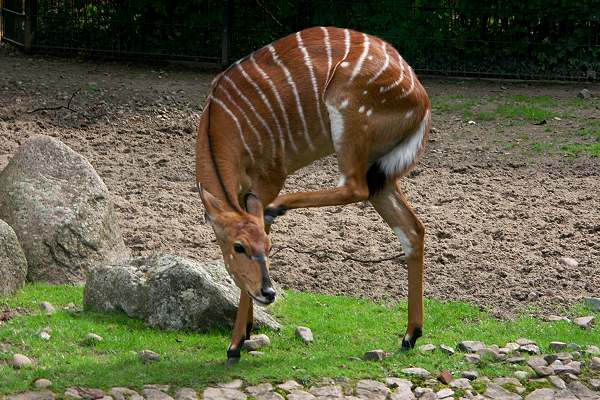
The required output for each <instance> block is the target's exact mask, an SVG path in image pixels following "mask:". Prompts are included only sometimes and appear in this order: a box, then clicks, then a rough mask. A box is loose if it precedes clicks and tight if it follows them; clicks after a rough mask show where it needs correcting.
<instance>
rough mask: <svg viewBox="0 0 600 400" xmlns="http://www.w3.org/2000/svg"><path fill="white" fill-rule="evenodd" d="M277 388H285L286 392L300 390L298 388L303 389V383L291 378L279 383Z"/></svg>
mask: <svg viewBox="0 0 600 400" xmlns="http://www.w3.org/2000/svg"><path fill="white" fill-rule="evenodd" d="M277 388H279V389H281V390H285V391H286V392H288V393H289V392H291V391H293V390H298V389H302V385H301V384H299V383H298V382H296V381H293V380H289V381H285V382H283V383H280V384H279V385H277Z"/></svg>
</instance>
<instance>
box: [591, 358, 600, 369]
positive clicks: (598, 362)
mask: <svg viewBox="0 0 600 400" xmlns="http://www.w3.org/2000/svg"><path fill="white" fill-rule="evenodd" d="M590 369H600V357H592V359H591V360H590Z"/></svg>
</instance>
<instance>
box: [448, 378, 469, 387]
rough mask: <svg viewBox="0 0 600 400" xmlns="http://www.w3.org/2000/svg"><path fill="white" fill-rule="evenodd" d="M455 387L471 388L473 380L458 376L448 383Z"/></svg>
mask: <svg viewBox="0 0 600 400" xmlns="http://www.w3.org/2000/svg"><path fill="white" fill-rule="evenodd" d="M448 386H450V387H451V388H453V389H463V390H467V389H471V382H470V380H469V379H468V378H458V379H455V380H453V381H452V382H450V383H449V384H448Z"/></svg>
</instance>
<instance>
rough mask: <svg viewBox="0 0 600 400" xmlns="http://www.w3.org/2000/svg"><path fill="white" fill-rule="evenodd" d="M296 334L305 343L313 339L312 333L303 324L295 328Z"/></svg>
mask: <svg viewBox="0 0 600 400" xmlns="http://www.w3.org/2000/svg"><path fill="white" fill-rule="evenodd" d="M296 336H298V337H299V338H300V339H302V341H303V342H304V343H306V344H308V343H311V342H312V341H313V340H314V337H313V333H312V331H311V330H310V328H307V327H305V326H299V327H297V328H296Z"/></svg>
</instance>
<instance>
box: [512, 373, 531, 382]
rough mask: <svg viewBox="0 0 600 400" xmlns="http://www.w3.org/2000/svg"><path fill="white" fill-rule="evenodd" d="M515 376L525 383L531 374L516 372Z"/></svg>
mask: <svg viewBox="0 0 600 400" xmlns="http://www.w3.org/2000/svg"><path fill="white" fill-rule="evenodd" d="M514 375H515V377H516V378H517V379H518V380H520V381H524V380H525V379H527V378H529V373H528V372H527V371H515V373H514Z"/></svg>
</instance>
